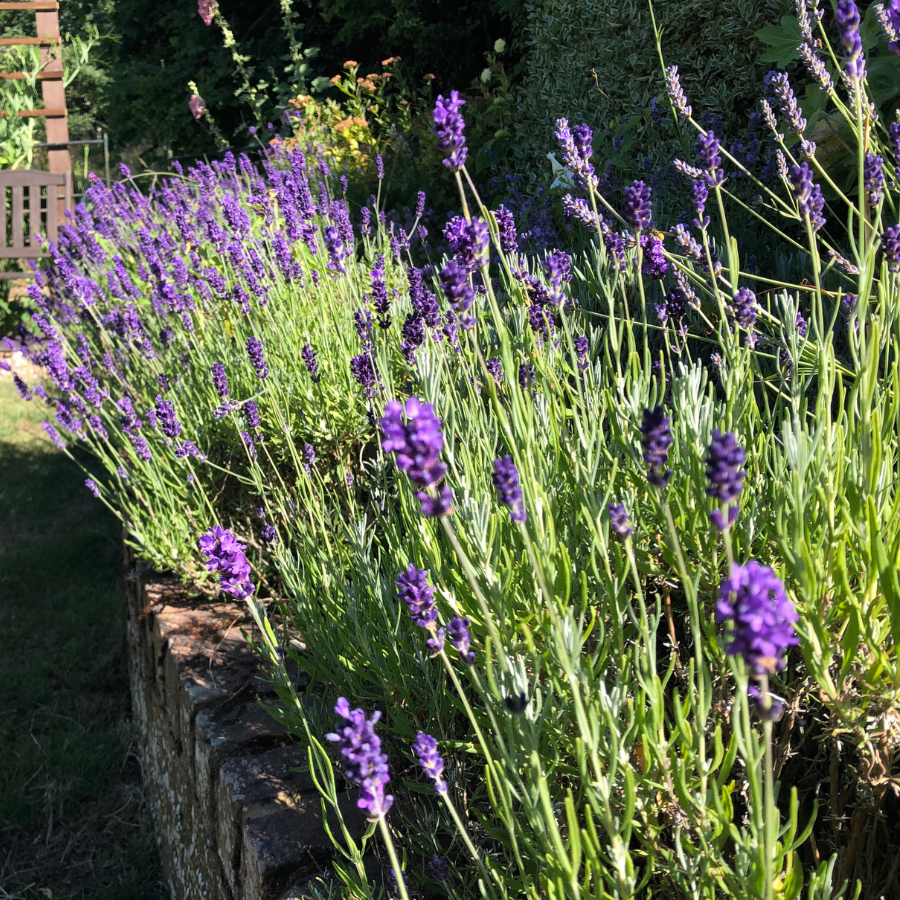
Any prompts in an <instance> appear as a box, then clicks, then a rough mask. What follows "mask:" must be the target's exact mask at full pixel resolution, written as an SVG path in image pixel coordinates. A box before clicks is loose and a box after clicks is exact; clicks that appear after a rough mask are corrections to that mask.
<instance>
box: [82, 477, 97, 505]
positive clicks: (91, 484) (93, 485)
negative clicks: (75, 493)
mask: <svg viewBox="0 0 900 900" xmlns="http://www.w3.org/2000/svg"><path fill="white" fill-rule="evenodd" d="M84 486H85V487H86V488H87V489H88V490H89V491H90V492H91V493H92V494H93V495H94V496H95V497H96V498H97V499H98V500H99V499H100V487H99V486H98V484H97V482H96V481H94V479H93V478H85V480H84Z"/></svg>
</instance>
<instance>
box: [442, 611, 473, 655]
mask: <svg viewBox="0 0 900 900" xmlns="http://www.w3.org/2000/svg"><path fill="white" fill-rule="evenodd" d="M471 624H472V623H471V622H470V621H469V620H468V619H461V618H460V617H459V616H453V618H452V619H450V621H449V622H448V623H447V631H448V632H449V633H450V643H451V644H453V646H454V647H455V648H456V649H457V650H458V651H459V658H460V659H461V660H462V661H463V662H464V663H465V664H466V665H467V666H471V665H472V663H474V662H475V651H474V650H471V649H469V648H470V647H471V645H472V636H471V635H470V634H469V625H471Z"/></svg>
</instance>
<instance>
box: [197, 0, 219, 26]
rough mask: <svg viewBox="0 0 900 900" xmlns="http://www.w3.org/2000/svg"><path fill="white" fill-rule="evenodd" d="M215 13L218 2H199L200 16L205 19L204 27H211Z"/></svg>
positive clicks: (198, 10)
mask: <svg viewBox="0 0 900 900" xmlns="http://www.w3.org/2000/svg"><path fill="white" fill-rule="evenodd" d="M215 11H216V0H197V12H198V13H199V14H200V18H201V19H203V24H204V25H209V24H210V23H211V22H212V17H213V14H214V13H215Z"/></svg>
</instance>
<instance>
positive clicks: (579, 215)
mask: <svg viewBox="0 0 900 900" xmlns="http://www.w3.org/2000/svg"><path fill="white" fill-rule="evenodd" d="M562 204H563V209H565V211H566V221H568V220H569V219H570V218H572V219H575V221H576V222H578V223H579V224H581V225H583V226H584V227H585V228H587V229H589V230H590V231H596V230H597V222H598V221H599V222H601V223H602V222H603V216H601V215H599V214H598V215H597V218H596V219H595V218H594V211H593V209H591V206H590V204H589V203H588V202H587V200H582V198H581V197H573V196H572V195H571V194H566V195H565V197H563V199H562ZM601 227H605V226H601Z"/></svg>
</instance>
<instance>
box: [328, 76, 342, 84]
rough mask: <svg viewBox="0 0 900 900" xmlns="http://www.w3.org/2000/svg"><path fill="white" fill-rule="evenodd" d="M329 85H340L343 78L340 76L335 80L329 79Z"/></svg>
mask: <svg viewBox="0 0 900 900" xmlns="http://www.w3.org/2000/svg"><path fill="white" fill-rule="evenodd" d="M328 83H329V84H340V83H341V76H340V75H335V76H334V78H329V79H328Z"/></svg>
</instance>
